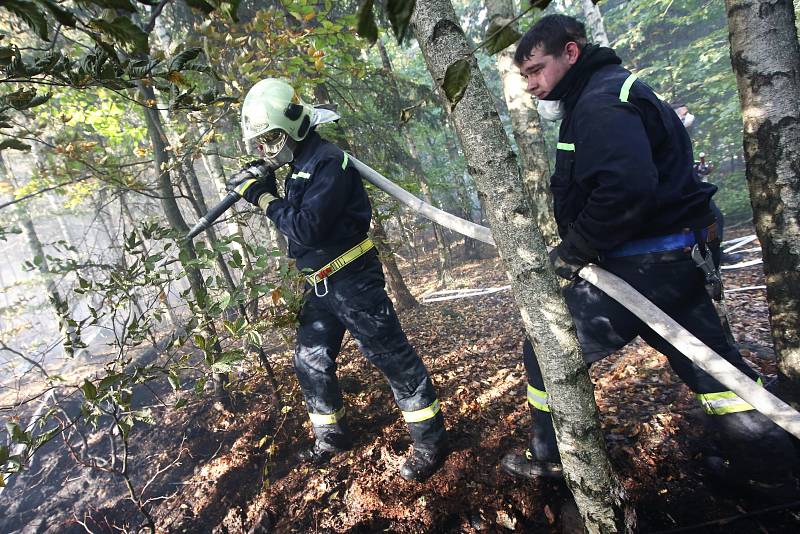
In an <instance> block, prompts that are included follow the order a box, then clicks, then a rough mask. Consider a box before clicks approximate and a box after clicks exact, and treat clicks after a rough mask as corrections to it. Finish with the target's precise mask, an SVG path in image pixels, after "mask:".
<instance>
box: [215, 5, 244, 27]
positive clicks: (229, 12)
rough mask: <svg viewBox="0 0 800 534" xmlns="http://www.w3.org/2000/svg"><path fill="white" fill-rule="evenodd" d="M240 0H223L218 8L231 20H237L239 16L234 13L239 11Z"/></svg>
mask: <svg viewBox="0 0 800 534" xmlns="http://www.w3.org/2000/svg"><path fill="white" fill-rule="evenodd" d="M241 3H242V1H241V0H223V2H222V3H221V5H220V6H219V10H220V11H221V12H222V13H224V14H225V15H226V16H228V17H229V18H230V19H231V20H232V21H233V22H239V16H238V15H237V14H236V12H237V11H239V4H241Z"/></svg>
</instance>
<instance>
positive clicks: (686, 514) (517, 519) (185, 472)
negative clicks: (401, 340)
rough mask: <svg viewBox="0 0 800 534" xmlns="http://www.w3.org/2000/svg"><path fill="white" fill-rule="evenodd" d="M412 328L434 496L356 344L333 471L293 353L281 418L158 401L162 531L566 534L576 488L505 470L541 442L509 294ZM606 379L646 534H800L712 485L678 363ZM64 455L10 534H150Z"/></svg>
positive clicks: (113, 493)
mask: <svg viewBox="0 0 800 534" xmlns="http://www.w3.org/2000/svg"><path fill="white" fill-rule="evenodd" d="M745 232H746V231H745ZM740 233H743V232H740ZM732 234H733V233H732ZM734 235H735V234H734ZM752 246H755V245H748V246H747V247H745V248H750V247H752ZM750 257H752V256H750ZM432 261H433V260H432V258H429V259H428V260H427V263H424V264H423V265H421V266H420V268H419V269H418V270H417V272H416V273H412V272H409V270H408V269H405V270H404V274H406V280H407V282H408V283H409V286H410V287H411V289H412V292H414V293H415V294H417V295H419V294H421V293H423V292H425V291H428V290H430V289H432V288H433V287H434V285H435V269H434V267H433V264H432ZM401 267H402V266H401ZM454 274H455V275H456V280H457V285H458V286H460V287H488V286H497V285H505V284H506V281H505V278H504V274H503V273H502V270H501V269H500V267H499V263H498V260H496V259H485V260H480V261H470V262H463V263H461V264H460V266H459V267H458V268H457V269H456V270H455V272H454ZM725 283H726V287H728V288H733V287H744V286H752V285H761V284H763V283H764V282H763V275H762V273H761V268H760V266H755V267H749V268H746V269H742V270H736V271H726V273H725ZM727 301H728V306H729V309H730V314H731V319H732V326H733V330H734V333H735V335H736V336H737V339H738V341H740V342H741V343H743V344H744V345H745V346H746V347H748V349H747V350H745V351H744V353H745V355H746V356H747V357H748V358H749V359H750V360H751V361H752V362H753V363H755V364H756V365H757V366H758V367H759V368H761V369H762V371H764V372H766V373H768V374H769V373H774V371H775V361H774V359H773V357H772V356H771V355H770V351H769V350H768V349H766V347H768V346H769V345H770V340H769V325H768V318H767V306H766V300H765V292H764V291H763V290H753V291H746V292H741V293H732V294H730V295H729V296H728V299H727ZM400 317H401V320H402V322H403V325H404V328H405V331H406V332H407V334H408V336H409V338H410V340H411V342H412V343H413V344H414V346H415V347H416V348H417V350H418V352H419V353H420V354H421V355H422V357H423V358H424V360H425V362H426V364H427V365H428V368H429V370H430V371H431V373H432V375H433V378H434V382H435V383H436V385H437V388H438V391H439V395H440V398H441V399H442V406H443V408H442V409H443V412H444V414H445V417H446V420H447V425H448V429H449V431H450V435H451V440H452V444H453V449H454V450H453V452H452V453H451V455H450V456H449V457H448V460H447V462H446V464H445V466H444V467H443V469H442V470H441V471H440V472H439V473H437V474H436V475H434V476H433V477H432V478H431V479H430V480H429V481H427V482H425V483H409V482H405V481H403V480H402V479H400V478H399V477H398V476H397V471H398V468H399V466H400V464H401V463H402V461H403V458H404V455H405V454H407V452H408V449H409V446H410V442H409V439H408V437H407V435H406V433H405V429H404V424H403V422H402V418H401V416H400V413H399V411H398V410H397V409H396V407H395V405H394V402H393V399H392V396H391V392H390V390H389V388H388V385H387V384H386V383H385V381H384V380H383V378H382V376H381V375H380V373H379V372H378V371H376V370H375V369H374V368H372V367H371V366H370V365H369V364H368V363H367V362H366V361H365V359H364V358H363V357H362V356H361V355H360V354H359V353H358V350H357V348H356V347H355V344H354V343H353V342H352V341H348V338H346V341H345V344H344V348H343V350H342V354H341V356H340V369H339V377H340V381H341V385H342V389H343V391H344V394H345V402H346V406H347V411H348V416H349V419H350V423H351V426H352V427H353V431H354V435H355V437H356V444H355V447H354V448H353V450H352V451H350V452H348V453H345V454H342V455H340V456H339V457H337V458H336V459H335V460H334V461H333V463H332V464H331V465H330V466H329V467H327V468H324V469H312V468H309V467H308V466H305V465H302V464H298V462H297V461H296V459H295V454H296V452H297V451H298V450H299V449H300V448H301V447H304V446H308V445H310V444H311V441H312V438H311V433H310V427H309V425H308V422H307V415H306V413H305V409H304V405H303V402H302V398H301V396H300V393H299V389H298V386H297V381H296V379H295V378H294V375H293V373H292V370H291V359H290V352H289V351H288V350H287V351H284V352H282V353H277V354H274V355H272V357H271V358H272V362H273V365H274V368H275V372H276V374H277V378H278V382H279V383H280V384H281V387H280V391H279V394H280V402H279V403H278V404H277V405H276V404H275V403H274V402H273V401H272V400H271V398H272V397H271V395H270V393H271V392H270V390H269V388H268V387H267V386H266V380H265V379H264V378H263V376H262V375H260V374H258V373H256V374H250V375H242V376H241V382H240V384H239V385H240V387H242V388H243V389H244V391H243V392H242V393H241V394H238V395H237V397H236V398H237V402H236V405H235V406H234V407H233V408H232V409H226V408H223V407H222V406H220V405H219V404H215V403H213V402H212V401H210V400H192V402H190V403H189V404H188V405H187V406H185V407H183V408H181V409H174V408H171V407H167V406H165V405H163V404H159V403H158V402H156V401H157V400H159V399H160V400H164V401H166V405H171V404H172V403H173V402H174V400H175V399H174V394H173V393H172V392H171V390H170V389H169V387H168V386H166V385H165V386H164V388H163V389H162V390H160V391H154V392H151V394H150V395H144V396H143V400H142V402H143V403H145V404H148V405H150V406H151V407H152V409H153V411H154V415H155V417H156V420H157V421H158V424H156V425H150V426H147V425H139V426H137V427H136V428H135V429H134V431H133V433H132V438H131V443H132V457H131V467H130V471H131V473H132V477H133V479H134V482H135V484H136V486H137V488H138V491H141V490H142V488H143V487H144V486H145V484H148V481H150V482H149V484H148V485H147V487H146V489H144V495H143V497H144V498H147V499H152V500H151V501H150V503H149V505H148V506H149V508H150V510H151V513H152V515H153V518H154V520H155V523H156V525H157V529H158V531H159V532H165V533H166V532H187V533H200V532H219V533H224V532H230V533H246V532H280V533H283V532H287V533H288V532H298V533H299V532H325V533H344V532H347V533H360V532H364V533H371V532H397V533H421V532H432V533H438V532H442V533H449V532H453V533H456V532H509V531H517V532H562V531H563V530H564V529H565V527H566V523H568V521H567V520H566V516H565V517H564V518H562V514H561V512H562V509H568V508H569V505H568V504H566V503H568V502H569V492H568V490H567V489H566V487H564V486H563V485H562V484H560V483H556V482H537V483H530V482H524V481H518V480H514V479H512V478H510V477H508V476H506V475H504V474H503V473H502V472H501V471H500V470H499V468H498V464H499V460H500V458H501V457H502V455H503V454H504V453H505V452H506V451H508V450H510V449H523V448H524V447H525V446H526V441H527V426H528V411H527V407H526V404H525V384H524V371H523V368H522V364H521V360H520V352H521V340H522V326H521V323H520V320H519V313H518V310H517V308H516V306H515V305H514V303H513V301H512V298H511V296H510V294H509V293H508V292H501V293H495V294H493V295H490V296H487V297H476V298H467V299H460V300H453V301H445V302H438V303H432V304H426V305H422V306H420V307H418V308H416V309H414V310H411V311H406V312H403V313H401V314H400ZM591 374H592V378H593V380H594V382H595V384H596V388H595V391H596V394H595V396H596V400H597V403H598V406H599V408H600V412H601V419H602V424H603V427H604V430H605V434H606V442H607V445H608V449H609V453H610V455H611V458H612V461H613V463H614V466H615V468H616V469H617V473H618V475H619V477H620V479H621V480H622V483H623V484H624V486H625V488H626V489H627V492H628V496H629V500H630V502H631V503H632V504H633V506H634V508H635V509H636V511H637V514H638V519H639V528H638V531H640V532H660V531H695V532H725V533H745V532H746V533H752V532H770V533H772V532H797V531H798V530H800V513H798V510H800V507H791V506H789V507H787V506H776V504H780V502H779V501H781V500H785V501H786V502H793V501H794V500H797V499H798V498H799V497H798V496H797V495H786V496H785V499H778V501H775V500H773V501H770V502H767V501H765V500H764V499H763V498H760V497H758V496H756V495H753V494H750V493H746V492H743V491H738V490H737V489H736V488H735V487H733V486H724V487H720V486H719V485H717V484H714V483H713V482H712V480H711V479H710V478H709V477H708V476H707V475H706V473H705V472H704V470H703V468H702V453H703V450H704V446H705V444H706V438H707V436H704V434H703V432H702V428H701V418H702V417H701V414H700V412H699V411H698V408H697V405H696V403H695V401H694V399H693V397H692V396H691V395H690V393H689V390H688V389H687V388H686V387H685V386H684V385H682V383H681V382H680V381H679V380H678V378H677V377H676V376H675V375H674V374H673V373H672V371H671V370H670V369H669V366H668V365H667V364H666V360H665V358H664V357H663V356H661V355H659V354H658V353H657V352H655V351H654V350H652V349H650V348H649V347H647V346H646V345H644V344H642V343H641V342H634V343H633V344H631V345H629V346H628V347H626V349H624V351H622V352H620V353H619V354H616V355H614V356H612V357H609V358H607V359H606V360H604V361H602V362H600V363H598V364H596V365H595V366H593V367H592V369H591ZM181 394H183V395H185V393H181ZM90 439H98V440H99V439H100V438H99V437H97V438H92V437H91V436H90ZM59 446H60V445H59V443H58V441H55V442H53V443H52V444H50V445H48V446H47V447H45V448H44V449H43V450H42V451H40V453H39V454H38V456H37V460H36V462H35V465H34V466H33V467H32V468H31V469H29V470H28V471H26V472H25V473H24V474H23V475H22V476H21V477H20V479H19V480H18V481H17V482H16V483H15V484H14V485H13V486H12V487H10V488H9V490H8V491H6V492H5V493H4V494H3V495H2V497H0V510H3V513H2V516H0V531H2V532H25V533H29V532H30V533H33V532H84V531H85V530H87V529H88V530H90V531H91V532H98V533H99V532H120V531H129V532H132V531H133V532H135V531H136V527H137V526H139V525H141V524H142V523H141V521H142V517H141V515H140V514H139V513H138V512H137V511H136V509H135V508H134V507H133V505H132V504H131V503H130V501H128V500H126V499H125V498H124V496H125V488H124V485H123V483H122V481H121V480H119V479H116V478H114V477H112V476H111V475H108V474H105V473H102V472H99V471H97V470H92V469H88V468H86V467H82V466H81V465H79V464H77V463H76V462H75V459H74V458H71V457H70V456H69V455H65V454H63V450H62V451H61V452H59ZM62 449H63V446H62ZM764 452H765V453H766V454H765V461H768V451H764ZM81 523H83V524H84V525H85V527H86V528H84V526H83V525H81ZM709 523H710V524H709ZM687 528H688V529H689V530H685V529H687ZM567 530H569V529H568V528H567Z"/></svg>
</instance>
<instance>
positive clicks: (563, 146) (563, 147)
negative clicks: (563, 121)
mask: <svg viewBox="0 0 800 534" xmlns="http://www.w3.org/2000/svg"><path fill="white" fill-rule="evenodd" d="M556 148H557V149H558V150H566V151H568V152H575V144H574V143H558V144H557V145H556Z"/></svg>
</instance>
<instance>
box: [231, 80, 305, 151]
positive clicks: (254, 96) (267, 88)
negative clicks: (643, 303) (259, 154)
mask: <svg viewBox="0 0 800 534" xmlns="http://www.w3.org/2000/svg"><path fill="white" fill-rule="evenodd" d="M312 111H313V108H312V107H311V106H309V105H307V104H305V103H304V102H303V101H302V100H301V99H300V96H299V95H298V94H297V91H295V90H294V88H293V87H292V86H291V85H289V83H288V82H286V81H284V80H279V79H277V78H267V79H266V80H261V81H260V82H258V83H257V84H255V85H254V86H253V87H251V88H250V90H249V91H248V92H247V95H246V96H245V97H244V102H243V103H242V133H243V134H244V140H245V141H249V140H251V139H254V138H256V137H258V136H260V135H263V134H265V133H267V132H269V131H272V130H282V131H284V132H286V133H287V134H288V135H289V137H291V138H292V139H294V140H295V141H302V140H303V139H304V138H305V137H306V135H308V132H309V129H310V128H311V114H312Z"/></svg>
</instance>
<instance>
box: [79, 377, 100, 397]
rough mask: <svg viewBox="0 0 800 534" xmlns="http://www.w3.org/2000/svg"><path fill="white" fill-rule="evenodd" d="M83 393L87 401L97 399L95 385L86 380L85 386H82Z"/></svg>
mask: <svg viewBox="0 0 800 534" xmlns="http://www.w3.org/2000/svg"><path fill="white" fill-rule="evenodd" d="M81 391H83V396H84V397H86V400H88V401H93V400H95V399H96V398H97V388H96V387H94V384H92V383H91V382H89V381H88V380H85V381H84V382H83V385H82V386H81Z"/></svg>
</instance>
